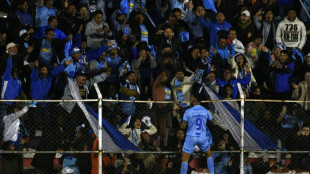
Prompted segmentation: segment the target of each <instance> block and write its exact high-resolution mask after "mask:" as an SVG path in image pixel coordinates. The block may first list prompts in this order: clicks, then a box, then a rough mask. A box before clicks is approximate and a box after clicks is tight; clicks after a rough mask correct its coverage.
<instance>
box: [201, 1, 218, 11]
mask: <svg viewBox="0 0 310 174" xmlns="http://www.w3.org/2000/svg"><path fill="white" fill-rule="evenodd" d="M203 7H204V8H205V9H208V10H212V11H214V13H217V10H216V8H215V5H214V0H203Z"/></svg>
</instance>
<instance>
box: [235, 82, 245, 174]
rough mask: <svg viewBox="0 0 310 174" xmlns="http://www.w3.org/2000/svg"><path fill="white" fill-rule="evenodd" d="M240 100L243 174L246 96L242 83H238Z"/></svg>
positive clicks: (241, 170)
mask: <svg viewBox="0 0 310 174" xmlns="http://www.w3.org/2000/svg"><path fill="white" fill-rule="evenodd" d="M237 86H238V90H239V94H240V98H241V107H240V115H241V118H240V128H241V131H240V174H243V164H244V162H243V161H244V157H243V152H244V149H243V148H244V95H243V91H242V88H241V85H240V83H237Z"/></svg>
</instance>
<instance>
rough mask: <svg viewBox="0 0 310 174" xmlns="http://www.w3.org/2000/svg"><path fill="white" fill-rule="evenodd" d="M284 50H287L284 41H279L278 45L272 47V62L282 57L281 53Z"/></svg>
mask: <svg viewBox="0 0 310 174" xmlns="http://www.w3.org/2000/svg"><path fill="white" fill-rule="evenodd" d="M282 50H286V47H285V46H284V45H283V43H277V45H276V46H275V47H274V48H273V49H272V52H271V61H272V62H271V63H273V62H274V61H275V60H279V59H280V54H281V51H282Z"/></svg>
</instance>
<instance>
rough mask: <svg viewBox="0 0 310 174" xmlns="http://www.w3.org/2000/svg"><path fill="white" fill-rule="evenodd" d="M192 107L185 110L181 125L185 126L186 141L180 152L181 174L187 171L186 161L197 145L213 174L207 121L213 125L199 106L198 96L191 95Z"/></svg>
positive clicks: (208, 116)
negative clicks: (204, 155) (203, 153)
mask: <svg viewBox="0 0 310 174" xmlns="http://www.w3.org/2000/svg"><path fill="white" fill-rule="evenodd" d="M191 103H192V104H193V107H191V108H189V109H187V110H186V111H185V113H184V116H183V123H184V124H187V126H188V127H187V132H186V139H185V142H184V146H183V152H182V165H181V174H186V173H187V170H188V160H189V158H190V156H191V154H192V153H193V152H194V148H195V146H196V145H197V146H198V147H199V148H200V150H201V151H202V152H205V154H206V158H207V164H208V169H209V171H210V173H211V174H214V163H213V158H212V155H211V148H210V146H211V144H212V136H211V133H210V132H209V129H208V127H207V121H210V122H211V123H212V124H214V123H215V121H214V120H213V117H212V115H211V113H210V112H209V111H208V110H207V109H206V108H204V107H203V106H201V105H200V96H196V95H192V96H191Z"/></svg>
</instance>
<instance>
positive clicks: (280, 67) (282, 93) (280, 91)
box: [271, 50, 294, 100]
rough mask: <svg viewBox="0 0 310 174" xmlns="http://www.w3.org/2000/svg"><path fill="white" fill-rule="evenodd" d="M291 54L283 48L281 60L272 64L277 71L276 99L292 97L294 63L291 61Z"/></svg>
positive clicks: (275, 71)
mask: <svg viewBox="0 0 310 174" xmlns="http://www.w3.org/2000/svg"><path fill="white" fill-rule="evenodd" d="M289 56H290V54H289V53H288V51H286V50H282V51H281V54H280V60H278V61H275V62H274V63H273V64H272V65H271V69H272V71H274V73H275V82H274V91H275V93H274V98H275V99H282V100H289V99H290V98H291V94H292V93H291V92H292V82H293V71H294V63H293V62H291V60H290V57H289Z"/></svg>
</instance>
